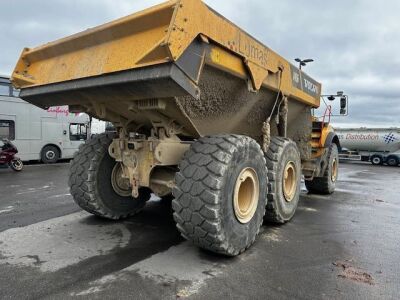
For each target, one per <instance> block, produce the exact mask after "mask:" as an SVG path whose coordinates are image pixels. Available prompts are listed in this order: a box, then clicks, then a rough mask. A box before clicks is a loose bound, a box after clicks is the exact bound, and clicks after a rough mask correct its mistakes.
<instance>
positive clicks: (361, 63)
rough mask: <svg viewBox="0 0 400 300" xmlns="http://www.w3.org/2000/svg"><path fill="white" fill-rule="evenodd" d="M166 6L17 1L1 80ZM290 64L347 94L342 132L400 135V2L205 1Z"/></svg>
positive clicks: (4, 6) (147, 1) (9, 11)
mask: <svg viewBox="0 0 400 300" xmlns="http://www.w3.org/2000/svg"><path fill="white" fill-rule="evenodd" d="M160 2H162V1H159V0H142V1H135V0H79V1H78V0H36V1H32V0H14V1H2V3H1V9H0V28H1V30H0V74H10V73H11V71H12V69H13V67H14V64H15V62H16V60H17V59H18V56H19V54H20V51H21V50H22V48H23V47H26V46H28V47H33V46H37V45H40V44H42V43H45V42H48V41H52V40H55V39H57V38H60V37H64V36H66V35H70V34H73V33H76V32H79V31H82V30H84V29H86V28H89V27H93V26H96V25H99V24H102V23H104V22H107V21H111V20H113V19H115V18H118V17H121V16H124V15H127V14H130V13H132V12H135V11H137V10H140V9H143V8H146V7H149V6H151V5H154V4H157V3H160ZM205 2H207V3H208V4H209V5H210V6H212V7H213V8H214V9H216V10H217V11H219V12H220V13H221V14H223V15H225V16H226V17H227V18H229V19H230V20H232V21H233V22H234V23H236V24H238V25H239V26H240V27H242V28H243V29H245V30H246V31H248V32H249V33H250V34H252V35H253V36H255V37H257V38H258V39H259V40H261V41H262V42H264V43H265V44H266V45H267V46H269V47H270V48H272V49H273V50H275V51H276V52H278V53H280V54H282V55H283V56H284V57H286V58H287V59H288V60H293V59H294V58H296V57H301V58H309V57H311V58H313V59H315V62H314V63H313V64H310V65H309V66H307V68H306V71H307V73H309V74H310V75H311V76H312V77H314V78H315V79H317V80H318V81H320V82H322V83H323V89H324V90H323V92H324V93H328V94H330V93H335V92H336V91H338V90H344V91H345V92H346V93H347V94H348V95H349V96H350V116H349V117H347V118H335V120H334V122H335V123H336V124H341V126H344V125H345V124H346V125H348V126H350V125H355V126H361V125H368V126H398V127H400V18H399V12H400V1H398V0H386V1H384V3H383V2H382V4H381V3H380V2H377V1H374V0H352V1H348V0H335V1H320V0H298V1H292V0H280V1H273V0H206V1H205Z"/></svg>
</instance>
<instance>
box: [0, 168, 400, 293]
mask: <svg viewBox="0 0 400 300" xmlns="http://www.w3.org/2000/svg"><path fill="white" fill-rule="evenodd" d="M340 171H341V177H340V181H339V182H338V186H337V191H336V193H335V194H333V195H331V196H316V195H308V194H307V192H306V191H305V190H303V192H302V196H301V202H300V205H299V208H298V211H297V213H296V216H295V218H294V219H293V221H292V222H290V223H288V224H286V225H284V226H272V225H270V224H265V226H263V229H262V232H261V234H260V236H259V237H258V240H257V242H256V243H255V244H254V246H253V247H251V248H250V249H249V250H248V251H247V252H245V253H244V254H242V255H241V256H239V257H236V258H226V257H221V256H218V255H214V254H212V253H209V252H206V251H202V250H199V249H197V248H195V247H193V246H191V245H190V244H189V243H188V242H186V241H184V240H183V239H182V238H181V237H180V236H179V233H178V232H177V230H176V229H175V224H174V222H173V219H172V216H171V213H170V208H169V207H168V205H166V204H164V203H161V202H157V201H151V202H150V203H149V204H148V205H147V207H146V209H145V210H144V211H143V212H141V213H140V214H139V215H137V216H135V217H133V218H130V219H128V220H125V221H123V222H112V221H107V220H102V219H99V218H97V217H94V216H91V215H89V214H87V213H85V212H82V211H81V210H80V209H79V207H77V206H76V205H75V204H74V202H73V200H72V198H71V195H70V194H69V190H68V187H67V183H66V182H67V174H68V164H56V165H33V166H26V168H25V170H24V171H23V172H21V173H15V172H13V171H11V170H4V169H0V299H39V298H40V299H66V298H82V299H177V298H189V299H399V298H400V276H399V274H400V234H399V228H400V196H399V194H400V168H391V167H384V166H382V167H375V166H372V165H369V164H362V163H346V164H342V165H341V168H340Z"/></svg>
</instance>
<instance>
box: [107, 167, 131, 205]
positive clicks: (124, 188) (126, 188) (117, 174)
mask: <svg viewBox="0 0 400 300" xmlns="http://www.w3.org/2000/svg"><path fill="white" fill-rule="evenodd" d="M122 175H123V170H122V166H121V163H117V164H115V166H114V168H113V170H112V173H111V185H112V187H113V189H114V191H115V192H116V193H117V194H118V195H120V196H122V197H128V196H131V195H132V189H131V188H130V184H129V179H127V178H124V177H122Z"/></svg>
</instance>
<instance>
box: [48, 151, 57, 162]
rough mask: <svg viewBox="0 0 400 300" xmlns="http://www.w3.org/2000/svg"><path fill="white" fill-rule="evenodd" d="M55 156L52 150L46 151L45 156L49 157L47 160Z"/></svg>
mask: <svg viewBox="0 0 400 300" xmlns="http://www.w3.org/2000/svg"><path fill="white" fill-rule="evenodd" d="M55 156H56V154H55V153H54V151H51V150H50V151H47V152H46V158H47V159H49V160H52V159H54V157H55Z"/></svg>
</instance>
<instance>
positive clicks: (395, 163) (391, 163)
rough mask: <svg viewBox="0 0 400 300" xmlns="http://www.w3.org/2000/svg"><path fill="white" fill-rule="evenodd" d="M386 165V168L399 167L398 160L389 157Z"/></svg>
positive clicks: (394, 157)
mask: <svg viewBox="0 0 400 300" xmlns="http://www.w3.org/2000/svg"><path fill="white" fill-rule="evenodd" d="M386 163H387V164H388V166H391V167H397V166H398V165H399V159H398V158H397V157H396V156H393V155H391V156H389V157H388V158H387V159H386Z"/></svg>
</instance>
